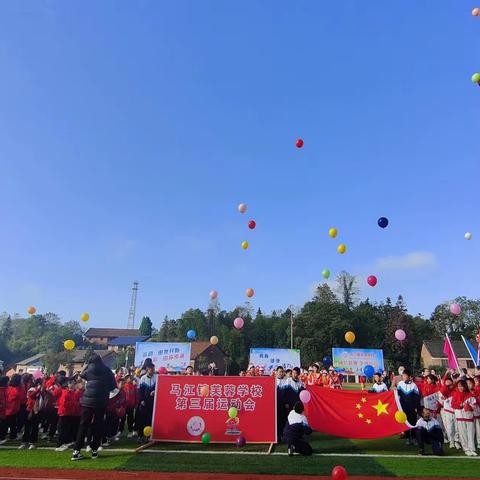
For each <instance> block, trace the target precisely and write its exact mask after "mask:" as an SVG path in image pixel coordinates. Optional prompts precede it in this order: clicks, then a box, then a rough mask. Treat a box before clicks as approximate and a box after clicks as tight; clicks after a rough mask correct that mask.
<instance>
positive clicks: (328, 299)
mask: <svg viewBox="0 0 480 480" xmlns="http://www.w3.org/2000/svg"><path fill="white" fill-rule="evenodd" d="M313 300H314V301H315V302H320V303H338V299H337V297H336V296H335V294H334V293H333V292H332V289H331V288H330V287H329V286H328V284H326V283H322V284H321V285H319V286H318V287H317V289H316V290H315V295H314V297H313Z"/></svg>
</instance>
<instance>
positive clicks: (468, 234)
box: [464, 232, 472, 240]
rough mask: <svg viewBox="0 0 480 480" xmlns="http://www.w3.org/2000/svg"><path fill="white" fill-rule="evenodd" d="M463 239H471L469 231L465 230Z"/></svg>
mask: <svg viewBox="0 0 480 480" xmlns="http://www.w3.org/2000/svg"><path fill="white" fill-rule="evenodd" d="M464 237H465V240H471V239H472V234H471V233H470V232H467V233H466V234H465V235H464Z"/></svg>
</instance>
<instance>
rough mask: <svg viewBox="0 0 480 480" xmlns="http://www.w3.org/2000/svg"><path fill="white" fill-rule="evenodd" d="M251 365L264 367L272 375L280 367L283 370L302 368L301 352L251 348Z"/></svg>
mask: <svg viewBox="0 0 480 480" xmlns="http://www.w3.org/2000/svg"><path fill="white" fill-rule="evenodd" d="M250 364H251V365H253V366H255V367H263V368H264V374H265V375H270V374H271V373H272V371H274V370H275V369H276V368H277V367H278V366H279V365H281V366H282V367H283V368H295V367H300V350H296V349H289V348H251V349H250Z"/></svg>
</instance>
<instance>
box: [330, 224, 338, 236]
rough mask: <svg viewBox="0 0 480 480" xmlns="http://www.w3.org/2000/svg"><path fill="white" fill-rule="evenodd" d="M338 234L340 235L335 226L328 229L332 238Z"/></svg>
mask: <svg viewBox="0 0 480 480" xmlns="http://www.w3.org/2000/svg"><path fill="white" fill-rule="evenodd" d="M337 235H338V230H337V229H336V228H335V227H332V228H331V229H330V230H329V231H328V236H329V237H331V238H335V237H336V236H337Z"/></svg>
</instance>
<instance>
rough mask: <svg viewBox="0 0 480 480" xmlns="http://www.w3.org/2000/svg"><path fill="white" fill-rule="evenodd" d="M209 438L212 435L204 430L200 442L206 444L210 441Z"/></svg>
mask: <svg viewBox="0 0 480 480" xmlns="http://www.w3.org/2000/svg"><path fill="white" fill-rule="evenodd" d="M211 440H212V436H211V435H210V434H209V433H207V432H205V433H204V434H203V435H202V443H204V444H207V443H210V441H211Z"/></svg>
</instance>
